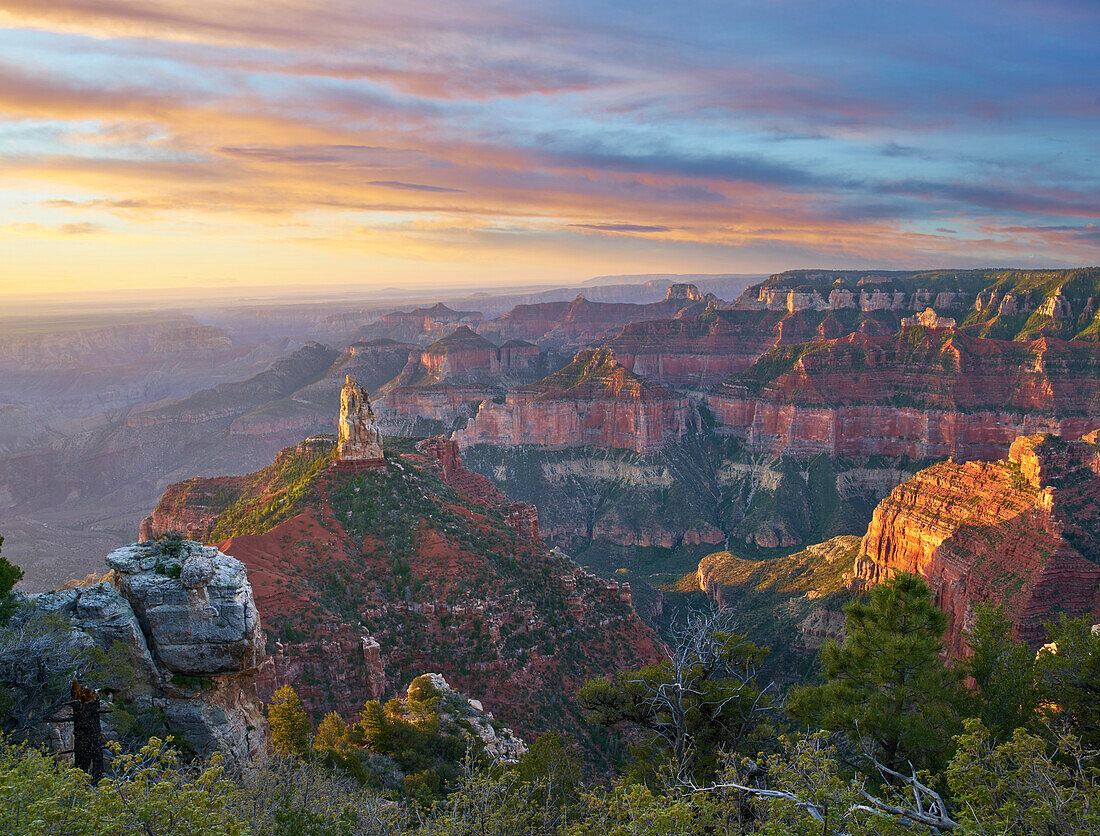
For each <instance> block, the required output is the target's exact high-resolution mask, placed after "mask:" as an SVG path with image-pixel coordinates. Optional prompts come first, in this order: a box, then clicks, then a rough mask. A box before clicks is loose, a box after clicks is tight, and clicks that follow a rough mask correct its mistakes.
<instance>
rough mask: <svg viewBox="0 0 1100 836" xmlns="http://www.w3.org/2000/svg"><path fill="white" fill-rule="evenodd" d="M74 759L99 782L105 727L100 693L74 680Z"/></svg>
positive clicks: (94, 780) (93, 780) (78, 766)
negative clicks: (100, 705)
mask: <svg viewBox="0 0 1100 836" xmlns="http://www.w3.org/2000/svg"><path fill="white" fill-rule="evenodd" d="M72 695H73V701H72V706H73V761H74V762H75V763H76V766H77V768H78V769H83V770H84V771H85V772H87V773H88V775H90V776H91V778H92V782H93V783H96V784H98V783H99V781H100V779H101V778H102V777H103V728H102V726H101V725H100V723H99V694H97V693H96V692H95V691H94V690H92V689H91V688H88V687H86V686H84V685H81V684H80V683H79V682H77V681H76V680H73V685H72Z"/></svg>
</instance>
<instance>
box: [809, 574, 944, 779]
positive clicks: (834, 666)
mask: <svg viewBox="0 0 1100 836" xmlns="http://www.w3.org/2000/svg"><path fill="white" fill-rule="evenodd" d="M844 611H845V613H846V614H847V616H848V617H847V621H846V623H845V630H846V632H847V636H846V638H845V639H844V643H843V644H837V643H836V642H829V643H828V644H827V645H826V646H825V647H824V649H823V650H822V651H821V656H820V661H821V664H822V667H823V668H824V672H825V680H826V681H825V683H824V684H823V685H810V686H803V687H801V688H796V689H794V690H793V691H792V692H791V696H790V699H789V700H788V703H787V710H788V712H789V713H790V714H791V716H793V717H794V718H795V719H797V720H799V721H801V722H804V723H806V724H808V725H814V726H816V727H820V728H825V729H829V730H834V731H845V732H847V734H848V737H849V738H850V739H851V740H852V741H853V742H854V743H857V744H860V743H867V742H870V743H871V744H873V748H874V752H873V753H874V754H875V756H876V757H878V758H879V759H881V761H882V762H883V763H884V764H885V765H886V766H888V767H890V768H892V769H897V770H899V771H908V765H909V763H912V764H913V765H914V766H916V767H927V766H932V765H937V764H941V763H942V762H943V761H944V760H945V759H946V758H947V757H949V756H950V754H951V751H950V750H951V737H952V735H953V734H954V733H955V731H956V730H957V728H958V725H959V717H958V706H959V701H960V691H959V679H960V676H959V674H958V673H957V672H955V671H952V670H950V669H949V668H948V667H947V666H946V665H945V664H944V662H943V659H942V656H941V654H942V653H943V643H942V640H941V639H942V636H943V631H944V629H945V628H946V626H947V616H946V615H944V613H943V612H942V611H941V610H939V609H937V608H936V606H935V605H934V604H933V602H932V592H931V590H930V589H929V588H928V584H926V583H925V582H924V580H922V579H921V578H920V577H917V576H916V575H910V574H905V573H900V574H898V575H895V576H894V577H893V578H892V579H891V580H890V581H888V582H887V583H885V584H882V585H880V586H877V587H875V588H874V589H873V590H872V591H871V594H870V596H869V598H868V600H867V601H866V602H864V601H853V602H852V603H850V604H848V606H846V607H845V608H844Z"/></svg>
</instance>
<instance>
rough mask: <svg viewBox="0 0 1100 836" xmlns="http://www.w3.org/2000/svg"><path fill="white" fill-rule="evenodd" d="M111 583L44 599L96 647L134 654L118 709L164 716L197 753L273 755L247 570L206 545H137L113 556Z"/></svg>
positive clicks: (40, 601)
mask: <svg viewBox="0 0 1100 836" xmlns="http://www.w3.org/2000/svg"><path fill="white" fill-rule="evenodd" d="M107 566H108V567H109V568H110V569H111V570H112V572H111V574H110V577H111V578H112V579H113V581H112V582H111V583H108V582H101V583H98V584H95V585H94V586H90V587H86V588H78V589H71V590H67V591H63V592H52V593H44V594H42V595H39V596H36V597H35V598H34V599H32V605H33V608H34V610H35V611H38V612H55V613H59V614H61V615H64V616H66V617H67V618H69V619H70V620H71V622H72V624H73V627H74V629H76V630H78V631H80V633H81V634H83V635H84V636H85V637H86V641H87V642H88V644H89V646H95V647H99V648H101V649H108V648H110V647H111V646H112V645H113V644H114V643H115V642H121V643H122V644H123V645H125V647H126V650H127V653H128V656H129V660H128V661H129V668H130V670H131V671H132V673H133V678H132V681H130V682H128V683H127V684H126V685H125V686H124V687H123V688H122V689H121V690H119V691H117V692H111V693H110V696H111V698H112V699H115V700H121V701H123V702H124V703H128V704H131V705H133V706H136V707H137V708H138V709H139V710H144V709H149V708H157V709H160V710H161V711H163V712H164V719H165V723H166V724H167V726H168V728H169V730H171V731H172V732H173V733H175V734H177V735H179V736H180V737H181V739H182V740H183V741H184V742H185V743H186V744H187V745H188V746H189V747H190V748H191V749H192V750H194V751H195V752H196V753H198V754H200V755H203V756H208V755H210V754H212V753H213V752H215V751H220V752H222V753H223V754H225V755H227V756H228V758H229V759H230V761H231V762H234V763H237V764H240V765H245V764H247V763H250V762H252V761H253V760H254V759H255V758H256V757H258V756H259V755H261V754H262V753H263V752H264V751H266V749H267V746H268V740H267V721H266V719H265V716H264V710H263V705H262V703H261V702H260V700H259V698H258V696H257V694H256V687H255V676H256V672H257V671H258V670H259V668H260V666H261V665H262V664H263V662H264V659H265V656H266V654H265V650H264V635H263V632H262V630H261V628H260V617H259V613H258V612H257V609H256V604H255V601H254V600H253V597H252V587H251V585H250V584H249V582H248V577H247V575H246V572H245V568H244V565H243V564H242V563H241V562H240V561H238V560H235V559H233V558H232V557H229V556H228V555H226V554H223V553H222V552H220V551H218V549H216V548H213V547H209V546H203V545H201V544H200V543H196V542H190V541H183V542H181V543H175V544H172V545H171V546H170V547H166V544H165V543H163V542H162V543H148V542H144V543H135V544H133V545H131V546H127V547H125V548H122V549H118V550H116V551H114V552H112V553H111V554H110V555H108V556H107Z"/></svg>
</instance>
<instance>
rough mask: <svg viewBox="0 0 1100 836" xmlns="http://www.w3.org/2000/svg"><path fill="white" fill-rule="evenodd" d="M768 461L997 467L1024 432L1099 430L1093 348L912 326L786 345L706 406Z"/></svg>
mask: <svg viewBox="0 0 1100 836" xmlns="http://www.w3.org/2000/svg"><path fill="white" fill-rule="evenodd" d="M708 404H709V406H710V408H711V410H712V411H713V413H714V415H715V417H716V419H717V420H718V421H719V422H720V423H721V424H722V428H723V429H724V430H725V431H728V432H730V433H732V434H734V435H738V436H741V437H743V438H745V439H746V440H748V442H749V444H750V445H751V446H753V447H755V448H758V449H762V450H768V451H770V452H772V453H773V454H781V453H786V454H796V455H811V454H816V453H826V454H828V455H831V456H861V455H887V456H906V457H908V458H910V459H914V460H920V459H925V458H946V457H948V456H956V457H958V458H965V459H996V458H998V457H999V456H1003V455H1004V454H1005V453H1006V452H1007V450H1008V446H1009V445H1010V444H1011V443H1012V440H1013V439H1014V438H1016V437H1017V436H1018V435H1021V434H1031V433H1035V432H1042V431H1046V432H1055V433H1057V434H1059V435H1062V436H1066V437H1070V438H1075V437H1078V436H1080V435H1082V434H1084V433H1086V432H1089V431H1090V430H1092V429H1095V428H1096V427H1097V426H1098V425H1100V345H1097V344H1096V343H1092V342H1086V341H1081V340H1077V341H1072V342H1066V341H1064V340H1061V339H1058V338H1055V337H1041V338H1039V339H1037V340H1034V341H1031V342H1006V341H1000V340H989V339H982V338H976V337H971V336H968V335H966V334H964V333H960V332H958V331H955V330H953V329H927V328H923V327H916V328H908V329H906V330H903V331H902V332H901V333H898V334H894V335H891V336H888V337H868V336H866V335H863V334H851V335H849V336H847V337H844V338H842V339H838V340H825V341H819V342H816V343H806V344H802V345H796V346H781V347H779V348H776V349H773V350H772V351H770V352H768V353H767V354H765V355H764V356H763V357H761V358H760V359H759V360H758V361H757V362H756V363H755V364H754V365H753V366H752V367H751V368H749V369H748V370H747V371H746V372H745V373H744V374H742V375H740V376H736V377H733V378H730V379H729V380H728V381H727V382H726V383H725V384H723V385H722V386H720V387H718V388H716V389H715V390H714V391H713V392H712V394H711V395H710V396H709V397H708Z"/></svg>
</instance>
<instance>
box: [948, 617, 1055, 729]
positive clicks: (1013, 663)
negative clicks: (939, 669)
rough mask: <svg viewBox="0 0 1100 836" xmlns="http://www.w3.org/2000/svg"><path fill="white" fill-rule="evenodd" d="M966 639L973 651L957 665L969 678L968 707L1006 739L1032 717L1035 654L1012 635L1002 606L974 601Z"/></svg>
mask: <svg viewBox="0 0 1100 836" xmlns="http://www.w3.org/2000/svg"><path fill="white" fill-rule="evenodd" d="M966 640H967V644H968V645H969V646H970V649H971V651H972V653H971V655H970V656H968V657H967V658H965V659H963V660H962V662H961V669H962V670H963V672H964V673H965V674H966V675H967V676H969V677H972V678H973V679H974V683H975V689H974V692H973V694H972V695H971V701H972V704H973V708H972V712H973V713H974V715H975V716H977V717H978V718H980V719H981V721H982V724H983V725H984V726H985V728H986V729H988V730H989V733H990V734H991V736H992V737H993V739H994V740H997V741H1004V740H1007V739H1008V738H1010V737H1011V736H1012V733H1013V732H1014V731H1015V730H1016V729H1018V728H1023V727H1025V726H1027V725H1029V724H1030V723H1032V722H1033V720H1034V719H1035V711H1036V708H1037V706H1038V703H1039V693H1038V690H1037V688H1036V683H1035V655H1034V654H1033V653H1032V652H1031V649H1030V648H1029V647H1028V646H1027V645H1026V644H1024V643H1023V642H1014V641H1013V640H1012V623H1011V622H1010V621H1009V620H1008V617H1007V616H1006V615H1005V611H1004V607H1003V606H997V607H994V606H993V605H992V604H989V603H982V604H979V605H978V607H977V609H976V610H975V613H974V625H973V627H971V629H970V631H969V632H968V633H967V634H966Z"/></svg>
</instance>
